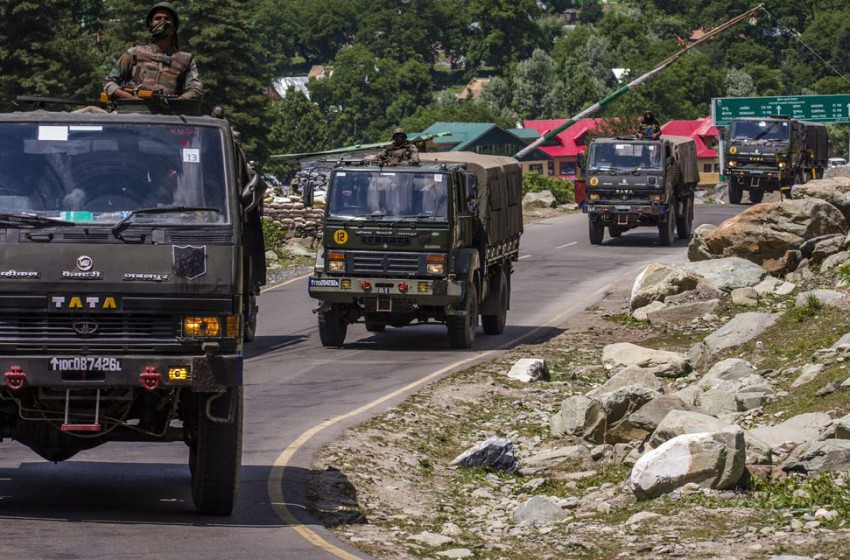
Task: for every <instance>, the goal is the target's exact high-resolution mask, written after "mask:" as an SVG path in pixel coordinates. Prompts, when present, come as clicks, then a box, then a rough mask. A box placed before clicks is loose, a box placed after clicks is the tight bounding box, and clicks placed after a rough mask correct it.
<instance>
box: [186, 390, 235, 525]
mask: <svg viewBox="0 0 850 560" xmlns="http://www.w3.org/2000/svg"><path fill="white" fill-rule="evenodd" d="M209 399H213V400H212V403H211V404H210V414H211V415H212V416H213V417H214V418H216V419H224V418H229V419H230V422H229V423H222V422H216V421H214V420H210V419H209V418H208V417H207V410H206V409H207V401H208V400H209ZM189 468H190V469H191V472H192V501H193V502H194V503H195V508H196V509H197V510H198V512H199V513H202V514H205V515H230V513H231V512H232V511H233V505H234V504H235V503H236V493H237V491H238V489H239V471H240V470H241V468H242V387H233V388H231V389H229V390H228V391H227V392H226V393H217V394H209V393H201V394H199V395H198V410H197V426H196V427H195V433H194V436H193V437H192V444H191V446H190V449H189Z"/></svg>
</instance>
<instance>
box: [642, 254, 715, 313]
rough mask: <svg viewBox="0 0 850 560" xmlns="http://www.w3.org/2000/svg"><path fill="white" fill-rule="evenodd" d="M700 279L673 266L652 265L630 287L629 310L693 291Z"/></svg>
mask: <svg viewBox="0 0 850 560" xmlns="http://www.w3.org/2000/svg"><path fill="white" fill-rule="evenodd" d="M701 280H702V279H701V278H700V277H699V276H698V275H696V274H694V273H692V272H688V271H685V270H682V269H681V268H676V267H674V266H670V265H666V264H659V263H652V264H650V265H649V266H647V267H646V268H644V269H643V271H642V272H641V273H640V274H638V276H637V278H635V282H634V284H633V285H632V293H631V298H630V299H629V310H630V311H634V310H636V309H639V308H641V307H644V306H647V305H649V304H650V303H652V302H653V301H664V300H665V298H667V297H669V296H672V295H676V294H681V293H682V292H687V291H689V290H693V289H695V288H696V287H697V285H698V284H699V283H700V281H701Z"/></svg>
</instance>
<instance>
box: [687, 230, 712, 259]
mask: <svg viewBox="0 0 850 560" xmlns="http://www.w3.org/2000/svg"><path fill="white" fill-rule="evenodd" d="M715 230H717V226H716V225H714V224H702V225H701V226H699V227H698V228H696V229H694V231H693V237H691V242H690V243H689V244H688V260H689V261H691V262H697V261H707V260H709V259H711V258H712V255H711V252H710V251H709V250H708V246H707V245H706V243H705V236H706V235H709V234H711V233H713V232H714V231H715Z"/></svg>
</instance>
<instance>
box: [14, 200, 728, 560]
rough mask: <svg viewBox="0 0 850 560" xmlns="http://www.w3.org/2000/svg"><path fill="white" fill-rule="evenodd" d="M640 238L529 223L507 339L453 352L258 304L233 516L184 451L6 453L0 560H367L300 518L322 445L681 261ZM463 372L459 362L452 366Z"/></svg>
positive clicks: (430, 340) (293, 298)
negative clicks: (328, 328)
mask: <svg viewBox="0 0 850 560" xmlns="http://www.w3.org/2000/svg"><path fill="white" fill-rule="evenodd" d="M743 208H744V207H742V206H728V205H706V206H697V207H696V220H695V223H696V224H701V223H714V224H719V223H720V222H721V221H723V220H724V219H726V218H728V217H730V216H732V215H734V214H735V213H736V212H738V211H740V210H742V209H743ZM657 238H658V235H657V230H655V229H651V228H640V229H636V230H632V231H630V232H628V233H626V234H625V235H624V236H623V237H622V238H620V239H616V240H610V239H606V241H605V243H604V244H603V245H602V246H597V247H594V246H591V245H590V244H589V242H588V238H587V218H586V217H585V216H584V215H582V214H573V215H568V216H562V217H558V218H553V219H549V220H545V221H542V222H538V223H535V224H532V225H529V226H527V228H526V232H525V235H524V236H523V239H522V244H521V251H520V255H521V256H520V260H519V262H518V263H516V267H515V275H514V278H513V293H512V301H511V311H510V312H509V314H508V326H507V328H506V329H505V332H504V333H503V334H502V335H498V336H486V335H484V334H483V332H482V331H481V330H480V329H479V331H478V339H477V340H476V344H475V347H474V348H473V349H472V350H468V351H457V350H454V351H453V350H450V349H449V347H448V339H447V335H446V331H445V328H444V327H442V326H439V325H427V326H416V327H408V328H404V329H393V328H388V329H387V331H386V332H384V333H380V334H377V335H373V334H372V333H369V332H367V331H366V329H365V328H364V327H363V326H362V325H354V326H351V327H349V332H348V338H347V339H346V345H345V347H344V348H342V349H324V348H323V347H322V346H321V344H320V342H319V339H318V329H317V327H316V318H315V315H313V313H312V309H313V308H314V307H315V305H314V301H313V300H311V299H310V298H309V297H308V296H307V286H306V280H303V279H296V280H295V281H292V282H290V283H288V284H285V285H282V286H278V287H275V288H272V289H269V290H267V291H266V292H265V293H264V294H263V296H262V297H261V298H260V323H259V329H258V336H257V338H256V341H255V342H254V343H253V344H251V345H249V347H248V350H247V352H246V357H247V358H248V359H247V361H246V364H245V383H246V387H245V397H246V400H245V431H244V449H243V459H242V464H243V468H242V484H241V490H240V497H239V502H238V504H237V507H236V509H235V511H234V514H233V515H232V516H230V517H225V518H217V517H205V516H200V515H198V514H196V513H195V512H194V509H193V506H192V500H191V494H190V477H189V470H188V467H187V461H188V448H187V447H186V446H185V445H184V444H182V443H171V444H124V443H111V444H107V445H104V446H101V447H98V448H95V449H92V450H89V451H85V452H82V453H80V454H79V455H77V456H75V457H74V458H73V459H71V460H69V461H66V462H64V463H59V464H53V463H48V462H45V461H44V460H42V459H41V458H40V457H38V456H37V455H35V454H34V453H32V452H31V451H29V449H27V448H26V447H24V446H23V445H20V444H18V443H16V442H13V441H8V440H7V441H4V442H3V443H0V523H2V524H3V526H4V527H6V529H5V533H6V534H5V537H4V538H3V539H2V541H0V559H30V558H31V559H57V560H59V559H62V560H67V559H83V558H85V559H92V558H108V559H115V558H121V559H135V558H145V559H149V558H157V559H161V560H165V559H172V558H173V559H180V560H195V559H197V560H202V559H203V560H210V559H219V558H221V559H225V558H226V559H240V558H252V559H265V558H269V559H311V560H312V559H317V560H324V559H328V560H330V559H335V558H364V557H365V556H362V555H360V554H358V553H357V551H355V550H353V549H351V548H349V547H348V546H347V545H345V544H342V543H340V542H339V541H337V540H336V539H334V538H333V537H332V536H331V535H330V534H329V533H327V532H326V531H324V530H323V529H322V528H320V527H318V526H316V525H315V524H314V523H313V522H312V521H311V520H310V518H309V516H307V515H306V514H305V513H304V508H303V504H304V496H303V485H302V484H301V482H302V480H303V477H304V476H305V475H306V473H307V472H308V470H309V468H310V467H311V458H312V457H313V454H314V451H315V450H316V449H317V447H319V446H321V445H323V444H324V443H326V442H328V441H331V440H333V438H335V437H336V436H338V435H339V434H340V433H341V432H342V430H344V429H345V428H346V427H349V426H352V425H355V424H357V423H359V422H361V421H363V420H364V419H366V418H368V417H369V416H370V415H374V414H376V413H378V412H380V411H382V410H385V409H386V408H388V407H391V406H393V405H395V404H397V403H398V402H400V401H401V400H402V399H403V398H404V396H405V394H408V393H409V392H410V391H412V390H414V389H415V388H417V387H418V386H421V384H422V383H424V382H426V381H428V380H430V379H433V378H434V377H436V376H439V375H442V374H443V373H445V372H447V371H450V370H452V369H456V368H457V367H462V366H463V365H467V364H470V363H474V362H475V361H479V360H482V359H486V358H487V357H488V356H492V354H493V353H494V352H497V351H499V349H504V348H509V347H511V346H514V345H517V344H520V343H528V342H531V341H534V340H539V339H542V338H545V337H548V336H551V335H553V334H556V333H558V332H560V327H562V326H564V325H567V324H569V317H570V314H572V313H575V312H576V311H578V310H580V309H583V308H585V307H587V306H590V305H592V304H593V303H594V302H595V301H597V300H598V299H599V298H601V297H602V296H603V295H604V293H605V291H606V290H607V289H608V288H609V287H610V286H612V285H615V284H617V283H621V282H629V283H631V281H632V278H633V277H634V276H635V274H636V273H637V272H638V271H639V270H640V268H641V267H642V266H644V265H646V264H648V263H650V262H684V261H685V260H686V255H685V253H686V247H687V243H686V242H685V241H677V242H676V243H675V244H674V246H673V247H660V246H659V245H658V242H657ZM461 362H462V363H461Z"/></svg>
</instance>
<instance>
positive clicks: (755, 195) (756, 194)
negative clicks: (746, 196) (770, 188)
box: [750, 189, 764, 204]
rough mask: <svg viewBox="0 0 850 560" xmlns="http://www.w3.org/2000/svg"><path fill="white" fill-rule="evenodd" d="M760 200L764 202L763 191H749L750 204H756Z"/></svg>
mask: <svg viewBox="0 0 850 560" xmlns="http://www.w3.org/2000/svg"><path fill="white" fill-rule="evenodd" d="M762 200H764V191H762V190H755V189H753V190H751V191H750V202H752V203H753V204H758V203H759V202H761V201H762Z"/></svg>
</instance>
